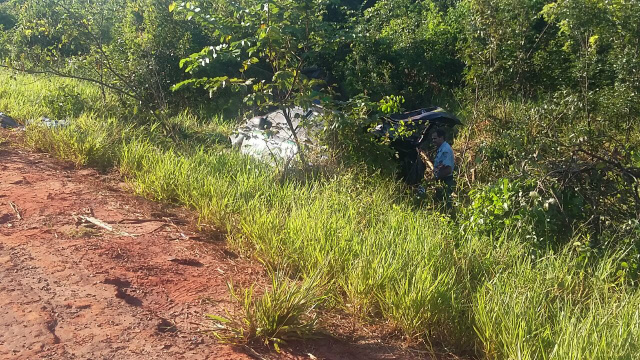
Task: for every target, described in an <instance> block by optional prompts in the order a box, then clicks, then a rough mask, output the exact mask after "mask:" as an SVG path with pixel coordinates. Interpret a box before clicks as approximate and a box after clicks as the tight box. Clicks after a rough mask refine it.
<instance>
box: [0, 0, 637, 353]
mask: <svg viewBox="0 0 640 360" xmlns="http://www.w3.org/2000/svg"><path fill="white" fill-rule="evenodd" d="M0 24H1V26H2V29H3V31H2V33H1V36H0V44H1V47H0V52H1V54H0V55H1V58H2V59H3V60H2V66H3V67H4V68H5V70H3V71H2V72H0V111H2V112H6V113H9V114H10V115H11V116H13V117H15V118H17V119H18V120H20V121H22V122H25V121H27V120H31V119H38V118H40V117H42V116H48V117H51V118H56V119H70V120H71V121H70V125H69V126H67V127H63V128H46V127H41V126H37V125H31V126H29V127H28V128H27V142H28V143H29V144H30V145H31V146H32V147H34V148H36V149H40V150H43V151H49V152H52V153H54V154H56V155H58V156H60V157H61V158H65V159H68V160H71V161H74V162H75V163H76V164H77V165H79V166H83V165H89V166H94V167H97V168H100V169H104V170H106V169H110V168H113V167H115V168H118V169H119V170H120V171H121V172H122V174H124V176H126V177H127V178H128V179H129V181H130V182H131V183H132V184H133V186H134V188H135V189H136V191H138V192H139V193H141V194H144V195H145V196H149V197H152V198H154V199H157V200H160V201H169V202H175V203H180V204H184V205H186V206H189V207H191V208H193V209H195V210H196V211H197V212H198V213H199V214H200V217H201V222H202V223H206V224H213V225H216V226H217V227H219V228H223V229H226V231H227V233H228V235H229V241H230V243H231V244H232V245H233V246H235V247H236V248H237V249H239V250H240V251H242V252H243V253H245V254H247V255H249V256H254V257H256V258H258V259H260V260H261V261H263V262H264V263H265V264H266V265H267V266H268V267H269V268H272V269H276V270H274V273H277V274H286V276H287V277H288V278H290V279H296V281H291V280H289V279H285V280H283V279H282V278H280V277H277V276H276V278H274V286H273V290H272V291H271V292H267V293H266V294H265V297H264V298H261V299H252V298H251V297H252V296H253V295H252V292H251V291H247V292H245V293H244V295H239V294H237V293H236V292H234V293H236V295H237V298H239V299H240V298H242V296H245V298H244V302H245V304H244V308H245V309H246V311H245V316H246V318H247V319H248V321H247V322H246V323H249V324H251V326H250V328H249V329H245V330H246V332H242V333H243V334H245V335H243V336H245V337H246V336H247V335H246V334H247V333H251V332H252V331H253V332H254V333H255V332H256V331H257V330H256V329H258V328H259V329H261V331H262V332H263V333H260V334H256V335H259V336H261V337H264V338H266V339H267V340H268V341H270V342H272V343H273V344H277V343H278V340H281V339H282V338H284V337H283V336H282V334H281V333H279V331H281V329H282V327H283V326H285V325H286V326H287V328H288V329H291V331H293V332H296V334H297V335H299V336H304V334H307V333H308V332H307V330H309V325H310V324H312V323H315V320H317V319H313V316H314V315H316V314H317V313H316V312H315V309H317V308H321V309H322V311H321V312H322V313H326V312H330V311H331V310H332V309H342V310H344V311H347V312H349V313H351V314H353V316H354V317H355V318H357V319H359V320H360V321H363V322H383V321H386V322H388V323H389V324H390V326H392V327H394V328H396V329H398V330H400V332H401V333H402V334H403V336H404V337H406V339H407V340H408V341H411V342H413V341H423V342H424V343H425V344H428V345H431V344H436V343H439V344H444V345H446V346H447V347H448V348H450V349H454V350H455V351H456V352H459V353H472V354H475V355H477V356H480V357H486V358H509V359H511V358H514V359H515V358H517V359H538V358H554V359H567V358H571V359H574V358H575V359H580V358H592V359H610V358H618V359H633V358H638V357H639V356H640V342H639V340H638V339H640V310H639V309H640V290H639V289H638V285H639V284H638V281H639V280H640V279H639V278H638V275H639V271H640V269H639V267H638V266H639V265H640V225H639V223H638V221H639V220H640V192H639V186H640V182H639V181H638V177H640V121H639V118H638V114H639V113H640V3H639V2H638V1H636V0H610V1H605V0H564V1H557V2H546V1H537V0H528V1H515V0H419V1H415V0H411V1H410V0H377V1H375V0H373V1H371V0H368V1H364V2H360V1H355V0H239V1H236V2H228V1H223V0H203V1H190V2H178V3H172V2H171V1H165V0H126V1H113V0H87V1H82V2H79V1H73V0H8V1H2V2H0ZM25 73H31V74H25ZM398 96H401V98H400V97H398ZM398 99H404V102H403V103H402V102H401V101H398ZM313 101H322V103H323V104H324V105H325V106H327V107H330V108H335V109H339V110H341V112H340V114H343V115H342V116H334V117H331V118H327V119H325V122H326V123H325V131H324V133H323V134H322V139H323V140H324V141H325V143H326V145H327V146H328V149H329V151H331V154H332V156H331V161H328V162H325V163H323V165H322V166H321V167H319V168H318V167H316V168H308V167H305V166H300V167H299V168H297V169H291V170H290V171H288V172H283V169H282V168H275V169H274V168H272V167H270V166H267V165H265V164H262V163H259V162H257V161H255V160H253V159H250V158H247V157H244V156H242V155H240V154H238V153H236V152H233V151H231V150H230V149H229V146H228V144H227V140H226V138H227V136H228V135H229V134H230V133H231V131H232V129H233V128H234V127H235V125H236V124H237V123H238V121H240V120H241V119H242V118H244V117H245V116H248V115H249V114H253V113H259V112H264V111H268V110H270V109H273V108H280V109H283V110H285V111H286V110H287V109H290V108H291V107H293V106H296V105H300V106H306V105H308V104H309V103H311V102H313ZM381 104H382V105H383V106H380V105H381ZM390 105H393V106H391V107H394V108H397V107H398V106H403V107H404V108H406V109H413V108H417V107H426V106H429V105H440V106H442V107H445V108H447V109H448V110H450V111H454V112H456V113H458V114H459V116H460V117H461V118H463V119H464V122H465V125H464V126H463V127H462V128H461V129H459V130H458V136H457V139H456V143H455V145H454V149H455V150H456V155H457V157H456V161H457V165H458V171H457V179H458V189H457V204H456V213H457V216H456V218H455V220H454V219H451V218H450V216H449V215H448V214H446V213H443V212H441V211H440V208H439V206H438V204H437V203H433V202H431V201H422V202H416V199H415V196H414V195H413V193H412V192H411V189H407V188H406V187H405V186H403V185H402V184H401V183H398V182H397V181H395V179H394V177H393V176H392V175H391V173H392V172H393V164H394V162H393V159H392V155H393V154H390V152H389V151H388V148H387V147H385V145H384V144H380V143H377V142H376V141H374V139H372V138H370V137H369V135H368V133H367V132H366V131H362V129H364V128H366V126H368V125H369V123H370V122H371V121H373V120H374V119H375V118H376V116H377V114H378V113H379V112H380V111H381V110H382V108H383V107H387V108H388V107H389V106H390ZM36 123H37V122H36ZM285 175H286V176H285ZM300 289H302V290H300ZM310 289H312V290H310ZM289 293H291V294H293V295H292V296H287V295H288V294H289ZM291 294H289V295H291ZM294 295H296V296H294ZM264 299H267V300H264ZM278 299H279V300H278ZM291 299H294V300H291ZM296 299H297V300H296ZM285 300H286V301H293V302H295V304H293V305H291V303H288V302H286V301H285ZM296 301H297V302H296ZM274 303H275V304H277V306H274V305H273V304H274ZM268 304H271V305H268ZM289 305H291V306H289ZM282 311H284V312H286V313H287V314H288V315H287V316H288V317H291V316H293V315H291V314H292V313H294V314H295V316H293V317H296V318H297V319H298V320H300V321H298V322H296V323H295V324H282V323H279V322H278V321H279V320H278V314H280V312H282ZM273 314H276V316H271V317H269V316H268V315H273ZM214 320H217V321H221V322H223V323H228V320H229V319H223V318H215V317H214ZM321 321H322V319H320V322H321ZM232 323H235V322H233V321H232ZM239 323H240V324H242V323H243V322H239ZM256 324H258V325H256ZM294 325H295V326H294ZM238 326H242V325H238ZM251 329H253V330H251ZM265 329H267V330H265ZM268 329H273V331H271V332H269V330H268ZM296 329H297V330H296ZM231 333H232V334H237V333H238V332H233V331H231Z"/></svg>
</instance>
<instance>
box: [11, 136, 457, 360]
mask: <svg viewBox="0 0 640 360" xmlns="http://www.w3.org/2000/svg"><path fill="white" fill-rule="evenodd" d="M13 135H14V133H10V132H7V131H5V130H2V132H1V133H0V174H1V181H0V272H1V276H0V359H254V358H258V359H367V360H371V359H416V358H432V357H431V356H433V355H427V354H426V353H424V352H419V351H415V350H409V349H406V348H403V347H402V346H399V345H397V344H396V345H390V344H385V343H384V341H382V340H381V338H380V336H377V335H374V334H371V333H369V334H367V333H366V331H355V330H354V331H351V334H347V333H349V331H344V330H341V331H337V332H334V333H341V334H343V335H344V336H341V337H340V339H339V338H337V337H325V338H322V339H318V340H312V341H309V342H304V343H295V344H289V346H288V347H286V348H285V349H283V351H282V352H281V353H276V352H274V351H272V350H270V349H268V348H266V347H264V346H262V347H260V346H258V347H254V348H249V347H248V346H238V345H236V346H234V345H228V344H221V343H219V342H217V341H216V339H215V338H214V337H212V336H211V335H210V333H208V332H207V331H206V330H207V328H208V327H209V326H210V324H208V323H207V321H206V320H205V314H212V313H213V314H224V313H225V309H231V308H232V307H233V304H232V303H231V302H230V299H229V294H228V292H227V285H226V284H227V281H229V280H232V281H233V283H234V284H237V285H239V286H249V285H250V284H252V283H254V282H256V281H257V282H258V283H262V284H264V283H266V281H267V278H266V276H265V274H264V271H263V269H262V268H261V267H260V266H258V265H256V264H255V262H253V263H252V262H251V261H250V260H248V259H244V258H242V257H239V256H237V255H236V254H234V253H233V252H232V251H230V250H229V249H228V248H227V247H226V244H225V241H224V234H222V233H220V232H216V231H207V232H206V233H202V232H198V231H197V230H196V228H195V226H194V225H193V224H194V223H195V217H194V215H193V214H191V213H190V212H189V211H188V210H185V209H181V208H177V207H171V206H168V205H161V204H157V203H153V202H151V201H148V200H145V199H143V198H140V197H137V196H134V195H132V194H131V191H130V190H129V189H128V188H127V186H126V184H124V183H123V182H122V180H121V178H120V177H119V176H118V175H117V174H109V175H102V174H99V173H97V172H96V171H95V170H92V169H83V170H77V169H75V168H73V167H72V166H69V165H67V164H64V163H61V162H59V161H56V160H54V159H52V158H51V157H49V156H48V155H46V154H34V153H30V152H27V151H25V150H22V149H21V148H20V147H17V146H14V145H12V144H11V143H10V142H7V141H2V140H1V139H2V138H8V137H13ZM83 217H85V219H86V217H91V218H93V219H98V220H100V221H102V222H103V223H104V225H108V226H111V227H112V230H108V229H105V228H103V227H100V226H96V225H94V224H92V223H90V222H87V221H86V220H83ZM328 330H329V332H333V331H331V329H328ZM356 333H359V334H360V335H356ZM363 333H364V335H362V334H363ZM345 334H346V335H345ZM387 343H388V342H387ZM437 357H438V358H444V357H445V356H437ZM447 357H448V358H451V356H447Z"/></svg>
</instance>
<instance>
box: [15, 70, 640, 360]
mask: <svg viewBox="0 0 640 360" xmlns="http://www.w3.org/2000/svg"><path fill="white" fill-rule="evenodd" d="M3 76H4V75H3ZM20 81H22V80H20ZM7 86H10V87H13V88H12V89H14V91H17V92H20V91H31V90H32V89H31V88H27V87H26V85H24V84H22V85H20V84H18V85H16V84H13V83H10V84H8V85H7ZM45 90H46V89H45ZM43 91H44V90H43ZM91 94H92V93H91V92H89V93H88V94H87V97H89V98H90V97H91ZM12 96H13V97H14V98H16V99H18V98H22V97H21V95H20V94H18V93H16V94H13V95H12ZM25 96H26V95H25ZM30 96H35V95H33V94H31V95H30ZM16 104H17V103H16ZM8 112H9V113H10V114H14V113H16V111H14V109H12V108H10V109H8ZM105 119H106V120H105ZM170 121H171V123H172V124H173V125H174V126H175V127H176V128H178V129H180V131H179V133H180V134H181V135H180V137H179V140H178V141H177V142H176V141H170V140H167V139H166V138H165V137H163V136H162V133H161V131H160V130H159V127H158V126H153V125H152V126H147V127H134V126H131V125H126V124H125V122H123V121H120V120H116V119H115V118H109V117H98V116H96V115H95V113H92V112H83V113H82V114H80V115H78V116H77V117H74V118H73V122H72V125H71V126H70V127H68V128H63V129H55V130H51V129H46V128H41V127H29V128H28V129H27V139H28V143H29V144H30V145H31V146H32V147H34V148H37V149H40V150H44V151H48V152H51V153H53V154H55V155H56V156H59V157H61V158H64V159H68V160H72V161H73V162H74V163H76V164H77V165H90V166H97V167H105V168H106V167H109V166H117V167H118V168H119V170H120V171H121V172H122V174H123V175H124V176H125V177H126V178H127V179H128V181H129V182H131V184H132V185H133V187H134V189H135V191H137V192H138V193H140V194H142V195H144V196H147V197H149V198H152V199H155V200H158V201H163V202H172V203H176V204H182V205H184V206H187V207H189V208H192V209H194V210H195V211H197V212H198V214H199V215H200V221H201V222H203V223H207V224H213V225H216V226H217V227H219V228H221V229H224V230H226V231H227V234H228V237H229V243H230V244H231V245H232V246H234V247H236V248H237V249H239V250H240V251H242V252H243V253H245V254H249V255H251V256H253V257H255V258H258V259H259V260H260V261H262V262H264V263H265V264H267V265H268V266H270V267H272V268H275V269H282V271H285V272H286V273H288V274H290V275H291V276H293V277H294V278H297V277H299V278H300V279H302V280H301V281H302V284H303V285H299V284H298V285H294V284H293V283H290V282H285V283H286V285H283V283H277V284H276V283H274V284H273V286H272V288H271V289H272V290H270V291H271V292H269V291H268V292H267V294H268V295H267V297H263V298H260V299H263V300H260V301H265V302H266V303H264V304H263V305H264V306H262V305H260V306H259V307H260V316H262V317H264V321H265V322H266V323H269V324H272V325H273V324H275V325H273V326H271V328H272V329H278V327H279V326H280V325H277V324H281V323H280V322H279V320H273V319H275V318H277V314H278V313H280V312H281V311H284V312H286V311H288V310H287V309H289V308H288V307H287V306H286V305H287V304H290V303H291V302H290V301H289V300H290V299H291V298H290V297H288V296H289V295H290V294H295V293H296V292H295V291H293V290H291V289H294V288H297V287H299V286H302V288H304V286H305V285H304V284H305V279H312V278H316V277H318V278H319V279H320V281H319V282H318V283H322V284H324V285H323V286H318V287H316V288H317V290H318V291H319V293H315V295H314V296H319V297H327V298H329V299H332V301H330V302H328V303H327V305H326V306H328V307H338V308H341V309H343V310H346V311H347V312H350V313H352V314H353V315H354V316H355V317H357V318H359V319H361V320H362V321H374V322H380V323H381V322H385V323H387V324H389V326H391V327H394V328H396V329H398V330H399V331H400V332H401V333H402V334H403V335H404V336H405V337H406V338H407V339H408V340H411V341H417V340H420V341H424V342H426V343H427V344H429V343H433V342H439V343H443V344H445V345H447V346H448V347H449V348H451V349H455V350H456V351H458V352H465V353H475V354H479V355H481V356H484V357H486V358H490V359H493V358H496V359H545V358H548V359H583V358H594V359H599V358H603V359H604V358H616V359H634V358H639V357H640V347H639V345H638V340H637V339H640V319H639V313H638V311H639V310H638V309H639V307H638V305H640V291H638V289H637V288H635V287H630V286H629V285H627V284H626V283H625V282H624V280H623V278H624V276H623V275H624V274H623V273H624V269H621V268H620V264H621V260H620V254H619V253H613V254H609V255H600V256H596V254H585V253H584V252H583V251H582V250H581V249H580V248H579V247H576V246H574V245H567V246H565V247H563V248H561V251H559V252H556V253H553V252H552V251H547V252H546V253H545V252H540V250H539V249H537V250H535V251H534V249H533V248H532V246H531V244H530V243H529V242H528V240H527V232H526V229H525V228H516V227H514V226H505V228H504V231H502V232H501V233H499V234H493V235H486V234H485V233H484V232H483V233H478V232H474V230H473V227H470V226H464V224H460V223H455V222H453V221H451V220H450V219H449V218H448V217H446V216H444V215H442V214H440V213H438V212H437V211H433V210H430V209H429V208H427V209H422V210H420V209H416V207H415V206H413V204H412V199H410V198H409V197H408V196H407V195H405V194H404V192H403V190H402V188H401V186H400V185H399V184H397V183H396V182H394V181H392V180H389V179H388V178H385V177H383V176H381V175H375V174H374V175H371V174H367V173H366V171H364V170H362V169H359V168H352V169H348V170H344V171H340V172H339V173H338V174H335V175H333V176H332V177H327V176H325V177H317V178H310V179H306V180H305V181H302V180H289V181H284V182H281V181H279V178H280V177H279V174H278V172H277V171H276V170H274V169H272V168H270V167H269V166H267V165H264V164H261V163H259V162H257V161H255V160H254V159H252V158H249V157H246V156H243V155H240V154H238V153H236V152H232V151H231V150H229V149H228V148H227V147H226V146H225V139H224V136H225V135H226V134H228V132H229V131H230V129H231V128H232V126H231V125H229V123H228V122H224V121H222V120H220V119H219V118H217V117H216V118H213V119H206V121H204V120H201V118H198V117H195V116H193V115H190V112H188V111H187V112H183V113H181V114H179V115H178V116H176V117H174V118H172V119H171V120H170ZM461 221H464V219H462V220H461ZM461 229H463V230H461ZM621 271H622V273H621ZM281 285H282V286H281ZM278 289H280V290H282V291H280V290H278ZM283 289H284V290H283ZM305 292H307V293H309V292H313V291H311V290H310V289H307V290H305ZM287 294H289V295H287ZM252 299H253V298H252ZM254 300H255V299H254ZM251 303H253V304H254V305H252V306H258V303H255V302H254V301H253V300H252V301H251ZM294 303H295V302H294ZM310 303H313V301H310V302H306V304H310ZM305 308H308V307H307V306H302V307H300V309H305ZM303 313H304V311H303V310H301V311H296V314H298V315H296V317H300V316H302V315H301V314H303ZM251 316H253V317H254V318H257V315H255V316H254V315H251ZM274 316H275V317H274ZM256 321H257V320H256ZM261 321H262V320H261ZM261 336H263V337H265V338H269V337H270V336H271V337H273V338H276V336H273V335H268V334H266V333H265V334H263V335H261Z"/></svg>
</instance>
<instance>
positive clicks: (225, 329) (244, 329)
mask: <svg viewBox="0 0 640 360" xmlns="http://www.w3.org/2000/svg"><path fill="white" fill-rule="evenodd" d="M227 284H228V287H229V292H230V294H231V296H232V299H233V300H234V301H235V302H237V303H238V304H239V305H240V306H241V312H240V313H239V314H233V315H232V314H230V313H227V317H223V316H218V315H208V318H209V319H211V320H212V321H213V322H214V330H213V331H214V335H215V336H216V337H217V338H219V339H220V340H222V341H226V342H232V343H247V342H249V341H252V340H254V339H260V340H262V341H263V342H264V344H265V345H272V346H273V347H274V348H275V349H276V351H280V346H281V345H283V344H286V342H287V341H289V340H294V339H295V340H298V339H305V338H309V337H311V336H313V335H314V332H315V328H316V321H317V317H316V315H315V314H314V310H315V309H316V307H317V306H319V305H320V304H322V302H323V301H324V298H325V297H324V296H322V295H320V294H321V288H320V283H319V279H318V277H315V278H307V279H305V280H302V281H301V282H297V281H294V280H291V279H289V278H287V277H285V276H284V275H283V274H282V273H273V274H272V283H271V287H270V288H269V289H268V290H266V291H265V292H264V293H263V294H262V295H261V296H259V297H257V296H256V294H255V292H254V286H251V287H250V288H248V289H244V290H240V291H237V290H236V289H234V287H233V285H232V283H231V282H229V283H227Z"/></svg>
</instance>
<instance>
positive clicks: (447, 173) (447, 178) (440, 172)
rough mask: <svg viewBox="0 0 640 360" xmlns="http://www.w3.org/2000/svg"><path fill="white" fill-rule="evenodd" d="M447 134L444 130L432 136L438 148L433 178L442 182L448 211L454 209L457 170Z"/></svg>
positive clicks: (437, 130) (437, 131) (442, 195)
mask: <svg viewBox="0 0 640 360" xmlns="http://www.w3.org/2000/svg"><path fill="white" fill-rule="evenodd" d="M444 136H445V132H444V130H442V129H436V130H435V131H434V132H433V133H432V134H431V140H433V143H434V145H435V146H436V149H437V152H436V157H435V159H434V160H433V178H434V180H437V181H440V182H441V183H442V184H443V185H442V189H441V197H442V198H443V199H444V202H445V206H446V207H447V209H449V210H450V209H451V208H452V201H451V194H452V193H453V189H454V188H455V187H456V183H455V180H454V179H453V170H454V168H455V166H454V163H453V149H452V148H451V145H449V143H447V142H446V141H445V140H444Z"/></svg>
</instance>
